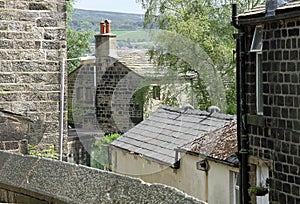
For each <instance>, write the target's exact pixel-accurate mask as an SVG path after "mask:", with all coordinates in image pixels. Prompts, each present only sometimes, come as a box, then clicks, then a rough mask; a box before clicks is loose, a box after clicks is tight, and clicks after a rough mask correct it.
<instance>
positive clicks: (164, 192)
mask: <svg viewBox="0 0 300 204" xmlns="http://www.w3.org/2000/svg"><path fill="white" fill-rule="evenodd" d="M0 202H5V203H23V204H33V203H36V204H50V203H52V204H65V203H78V204H82V203H89V204H93V203H103V204H110V203H111V204H113V203H124V204H126V203H128V204H129V203H149V204H151V203H153V204H154V203H164V204H173V203H178V204H180V203H181V204H205V202H203V201H199V200H197V199H196V198H193V197H191V196H188V195H187V194H184V193H183V192H181V191H179V190H177V189H175V188H172V187H168V186H165V185H161V184H148V183H144V182H143V181H142V180H139V179H135V178H131V177H128V176H122V175H119V174H115V173H111V172H106V171H101V170H98V169H93V168H89V167H85V166H78V165H74V164H70V163H66V162H60V161H57V160H50V159H44V158H39V157H33V156H22V155H17V154H11V153H7V152H3V151H0Z"/></svg>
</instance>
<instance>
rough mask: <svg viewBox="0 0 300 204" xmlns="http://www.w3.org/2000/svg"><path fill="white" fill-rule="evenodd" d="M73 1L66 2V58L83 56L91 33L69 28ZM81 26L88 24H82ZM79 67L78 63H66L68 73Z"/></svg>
mask: <svg viewBox="0 0 300 204" xmlns="http://www.w3.org/2000/svg"><path fill="white" fill-rule="evenodd" d="M73 3H74V0H70V1H67V58H68V59H71V58H78V57H82V56H85V55H86V53H87V50H88V46H89V45H90V40H91V37H92V32H91V31H89V30H77V29H74V28H73V27H71V26H70V22H71V20H72V19H71V15H72V12H73V11H74V9H73ZM82 24H83V25H86V24H89V23H86V22H85V23H84V22H82ZM79 65H80V62H79V61H70V62H68V66H67V67H68V73H70V72H72V71H73V70H74V69H76V68H77V67H78V66H79Z"/></svg>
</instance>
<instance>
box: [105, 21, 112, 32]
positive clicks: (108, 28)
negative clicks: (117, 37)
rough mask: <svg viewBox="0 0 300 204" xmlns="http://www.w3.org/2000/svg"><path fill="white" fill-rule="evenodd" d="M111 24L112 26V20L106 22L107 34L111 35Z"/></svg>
mask: <svg viewBox="0 0 300 204" xmlns="http://www.w3.org/2000/svg"><path fill="white" fill-rule="evenodd" d="M110 24H111V21H110V20H105V29H106V31H105V33H110Z"/></svg>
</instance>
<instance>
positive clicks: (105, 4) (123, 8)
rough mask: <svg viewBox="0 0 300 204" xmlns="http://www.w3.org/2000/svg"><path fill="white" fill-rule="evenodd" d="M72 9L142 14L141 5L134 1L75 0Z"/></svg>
mask: <svg viewBox="0 0 300 204" xmlns="http://www.w3.org/2000/svg"><path fill="white" fill-rule="evenodd" d="M74 7H75V8H79V9H86V10H100V11H114V12H122V13H138V14H143V13H144V12H143V10H142V7H141V4H138V3H136V0H75V4H74Z"/></svg>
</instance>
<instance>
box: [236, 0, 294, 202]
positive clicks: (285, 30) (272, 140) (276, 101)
mask: <svg viewBox="0 0 300 204" xmlns="http://www.w3.org/2000/svg"><path fill="white" fill-rule="evenodd" d="M295 5H296V7H297V4H295ZM298 7H299V5H298ZM296 9H299V8H296ZM296 9H294V10H292V7H291V10H290V13H289V12H288V11H286V13H285V10H283V11H281V12H282V13H284V15H282V16H281V15H280V13H279V14H277V15H276V16H275V17H274V18H272V17H269V18H263V17H262V18H258V19H255V17H253V19H250V17H248V18H249V19H247V17H243V18H241V19H242V20H241V22H242V23H241V25H242V28H243V29H244V31H245V33H244V36H245V42H244V46H245V50H246V52H245V69H244V70H243V71H244V72H243V74H245V96H246V98H245V103H246V104H245V107H246V110H245V111H246V112H245V113H246V117H247V128H246V131H247V136H248V138H249V155H250V157H249V158H250V159H249V163H250V167H249V170H250V171H249V172H248V173H249V176H250V182H251V184H253V183H255V182H256V178H255V176H256V173H255V170H256V169H255V167H254V166H253V165H255V166H259V163H260V162H262V163H264V164H265V165H267V166H268V168H269V179H270V180H269V182H270V186H269V189H270V193H269V200H270V203H274V204H275V203H276V204H277V203H299V202H300V193H299V192H300V191H299V189H300V176H299V171H300V168H299V166H300V151H299V150H300V147H299V141H300V97H299V95H300V85H299V84H300V75H299V73H300V63H299V62H300V52H299V50H300V13H299V10H296ZM286 10H288V9H286ZM294 11H296V12H294ZM297 12H298V13H297ZM289 15H290V16H289ZM292 15H293V17H292ZM253 22H256V23H253ZM257 24H262V25H263V29H262V32H263V37H262V43H263V48H262V76H263V79H262V85H263V114H257V112H256V85H257V84H256V81H255V79H256V72H255V69H256V61H255V57H256V56H255V54H256V53H253V52H252V53H251V52H250V47H251V42H252V39H253V33H254V29H255V26H256V25H257ZM242 54H243V53H242ZM255 202H256V200H255V197H252V199H251V203H255Z"/></svg>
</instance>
